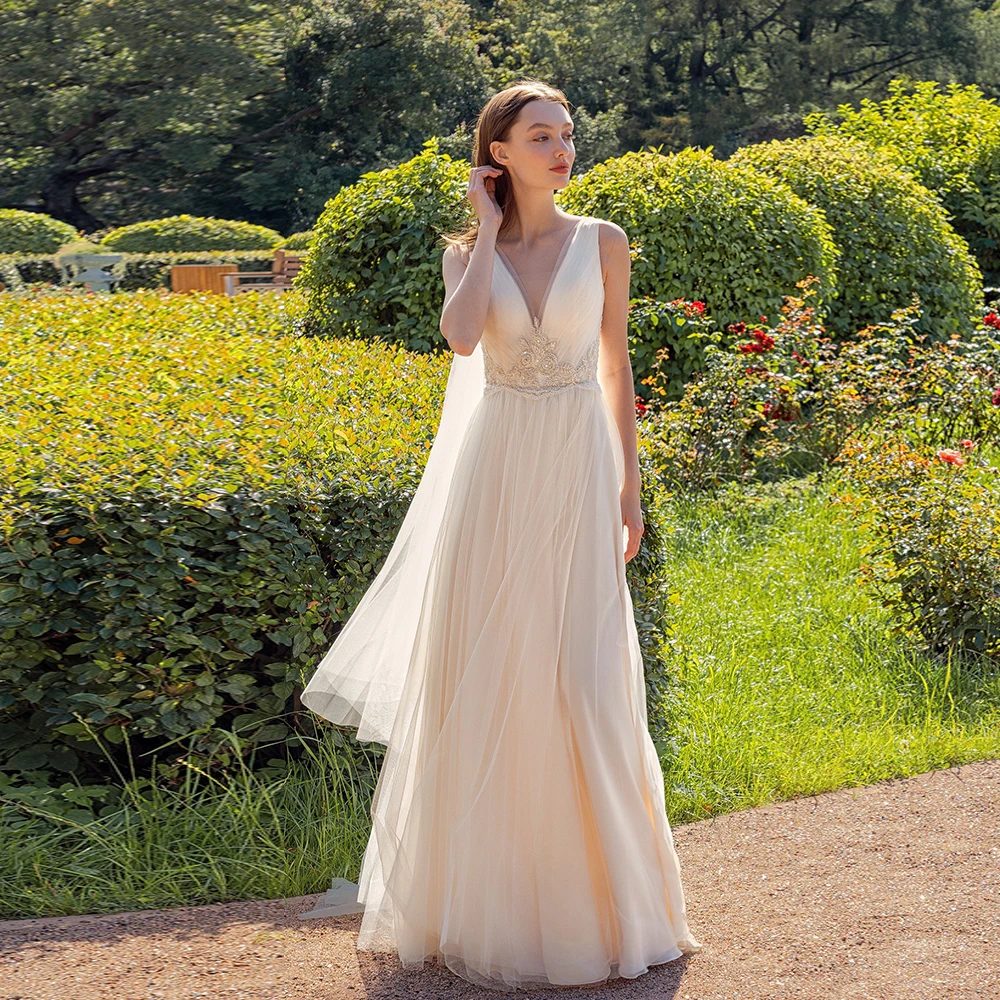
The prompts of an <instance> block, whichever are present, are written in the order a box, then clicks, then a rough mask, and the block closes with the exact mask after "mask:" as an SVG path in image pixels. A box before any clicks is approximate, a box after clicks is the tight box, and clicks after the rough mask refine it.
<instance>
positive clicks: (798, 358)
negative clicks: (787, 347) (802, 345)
mask: <svg viewBox="0 0 1000 1000" xmlns="http://www.w3.org/2000/svg"><path fill="white" fill-rule="evenodd" d="M792 357H793V358H795V360H796V361H798V362H800V363H801V364H808V362H807V361H806V359H805V358H804V357H802V355H801V354H799V352H798V351H792Z"/></svg>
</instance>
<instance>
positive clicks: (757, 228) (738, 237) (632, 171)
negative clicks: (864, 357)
mask: <svg viewBox="0 0 1000 1000" xmlns="http://www.w3.org/2000/svg"><path fill="white" fill-rule="evenodd" d="M560 205H561V207H563V208H565V209H566V210H567V211H570V212H572V213H574V214H577V215H595V216H598V217H599V218H603V219H610V220H611V221H612V222H615V223H617V224H618V225H619V226H621V227H622V229H624V230H625V232H626V233H627V234H628V236H629V239H630V241H631V242H632V243H634V244H637V245H638V251H639V253H638V256H637V257H636V258H635V259H634V260H633V264H632V289H631V290H632V296H633V297H634V298H635V299H639V300H642V299H644V298H645V297H649V298H651V299H652V300H654V301H656V302H659V303H668V302H671V301H673V300H676V299H691V300H698V301H702V302H704V303H706V306H707V310H708V312H709V313H710V314H711V316H712V318H713V319H714V321H715V322H716V324H722V325H725V324H728V323H733V322H738V321H740V320H748V319H756V317H757V316H758V315H768V314H772V313H777V312H778V311H779V310H780V308H781V305H782V303H783V296H784V295H787V294H791V293H793V292H794V291H795V284H796V282H797V281H800V280H801V279H803V278H805V277H806V276H807V275H810V274H812V275H815V276H816V277H817V278H819V279H820V290H819V294H818V295H817V303H818V307H819V308H820V310H822V306H823V303H824V302H825V301H826V300H827V299H829V298H830V297H831V296H832V295H833V294H834V293H835V290H836V279H835V276H834V266H835V261H836V257H837V249H836V247H835V245H834V243H833V239H832V234H831V231H830V227H829V225H828V224H827V222H826V220H825V219H824V218H823V213H822V212H821V211H820V210H819V209H817V208H816V207H814V206H812V205H809V204H807V203H806V202H805V201H803V200H802V199H801V198H799V197H798V195H796V194H794V193H793V192H792V191H791V190H790V189H789V188H788V187H786V186H785V185H783V184H781V183H779V182H778V181H775V180H772V179H771V178H769V177H766V176H764V175H763V174H761V173H760V172H759V171H757V170H754V169H752V168H751V167H744V166H739V165H738V164H732V163H729V162H725V161H721V160H717V159H715V158H714V157H713V156H712V155H711V152H709V151H705V150H699V149H685V150H683V151H681V152H679V153H674V154H671V155H669V156H662V155H660V154H658V153H653V152H632V153H626V154H625V155H624V156H621V157H618V158H617V159H613V160H607V161H606V162H604V163H599V164H597V165H596V166H595V167H593V168H592V169H591V170H589V171H587V173H585V174H583V175H582V176H580V177H579V178H574V179H573V180H572V181H570V183H569V184H568V185H567V187H566V189H565V190H564V191H563V192H562V195H561V197H560ZM654 312H655V310H654ZM633 332H634V337H635V339H636V341H637V350H640V348H639V347H638V345H642V347H641V354H640V357H641V359H643V360H644V359H645V358H646V357H648V356H650V355H651V354H653V353H655V351H656V350H659V349H660V348H663V347H666V348H668V349H669V351H670V353H671V359H670V360H669V361H668V362H667V365H666V369H667V370H668V372H669V374H670V376H671V377H672V379H673V380H674V383H675V386H676V385H680V384H681V383H682V382H683V381H684V379H685V378H686V376H687V375H688V374H690V372H691V370H692V367H697V365H698V363H699V358H700V354H697V353H694V354H692V353H691V347H690V342H687V341H686V340H685V338H686V332H685V330H684V327H683V326H678V325H677V324H676V323H663V322H656V323H655V324H653V323H643V324H642V325H638V324H634V325H633ZM635 374H636V377H637V378H642V377H644V376H645V375H646V374H648V373H647V371H646V369H645V364H642V365H641V366H640V367H639V368H638V370H636V372H635Z"/></svg>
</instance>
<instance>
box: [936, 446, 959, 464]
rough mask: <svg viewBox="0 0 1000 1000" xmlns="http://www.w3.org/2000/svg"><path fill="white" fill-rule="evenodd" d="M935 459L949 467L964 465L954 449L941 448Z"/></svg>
mask: <svg viewBox="0 0 1000 1000" xmlns="http://www.w3.org/2000/svg"><path fill="white" fill-rule="evenodd" d="M937 457H938V458H940V459H941V461H942V462H947V463H948V464H949V465H965V459H964V458H962V456H961V455H960V454H959V453H958V452H957V451H955V449H954V448H942V449H941V450H940V451H939V452H938V453H937Z"/></svg>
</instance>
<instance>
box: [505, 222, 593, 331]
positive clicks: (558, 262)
mask: <svg viewBox="0 0 1000 1000" xmlns="http://www.w3.org/2000/svg"><path fill="white" fill-rule="evenodd" d="M584 221H585V220H584V218H583V217H582V216H581V217H580V218H579V219H577V221H576V222H575V223H574V224H573V228H572V229H571V230H570V231H569V233H567V235H566V237H565V238H564V239H563V242H562V246H560V247H559V252H558V253H557V254H556V259H555V263H553V265H552V271H551V273H550V274H549V280H548V283H547V284H546V286H545V291H543V292H542V297H541V299H540V300H539V304H538V309H537V311H536V310H533V309H532V308H531V304H530V302H529V297H528V291H527V289H526V288H525V285H524V280H523V279H522V278H521V276H520V275H519V274H518V272H517V269H516V268H515V267H514V265H513V264H512V263H511V261H510V258H509V257H508V256H507V254H506V252H505V251H504V249H503V248H502V247H500V246H496V247H495V249H496V252H497V254H499V256H500V260H501V262H502V263H503V265H504V266H505V267H506V268H507V269H508V270H509V271H510V275H511V277H512V278H513V279H514V281H515V282H516V283H517V286H518V288H519V289H520V291H521V296H522V298H523V299H524V307H525V309H527V310H528V315H529V316H530V317H531V319H532V322H533V323H534V325H535V326H540V325H541V321H542V319H541V318H542V316H543V315H544V313H545V305H546V302H547V300H548V297H549V292H550V291H552V285H553V284H554V282H555V279H556V278H557V277H558V275H559V268H560V267H561V266H562V262H563V259H564V258H565V256H566V252H567V251H568V250H569V247H570V244H571V243H572V242H573V237H574V236H575V235H576V232H577V230H578V229H579V228H580V226H581V225H582V224H583V222H584Z"/></svg>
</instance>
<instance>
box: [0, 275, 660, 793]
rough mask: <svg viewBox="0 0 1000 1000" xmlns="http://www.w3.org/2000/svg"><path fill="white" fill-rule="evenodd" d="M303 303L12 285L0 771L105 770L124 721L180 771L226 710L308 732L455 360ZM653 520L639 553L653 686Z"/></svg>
mask: <svg viewBox="0 0 1000 1000" xmlns="http://www.w3.org/2000/svg"><path fill="white" fill-rule="evenodd" d="M304 308H305V302H304V297H303V296H302V295H301V294H300V293H299V292H297V291H294V290H293V291H291V292H288V293H286V294H284V295H282V296H274V295H260V296H256V295H239V296H235V297H232V298H229V297H225V296H219V295H196V294H192V295H190V296H179V295H169V294H163V293H160V292H141V293H136V294H114V295H94V294H79V293H73V292H61V291H59V290H52V291H51V292H50V293H49V294H46V295H44V296H39V297H37V298H32V297H28V296H0V334H2V336H3V339H4V348H5V355H6V356H7V359H8V364H7V367H6V369H5V377H4V380H3V383H2V390H3V395H2V397H0V417H3V418H4V419H5V420H6V422H7V424H8V425H10V426H15V425H16V427H17V433H16V434H10V435H7V436H5V437H3V438H2V439H0V528H2V531H3V537H4V545H3V547H2V549H0V590H2V592H3V598H4V603H3V614H2V616H0V771H5V772H8V773H13V776H14V777H15V778H16V780H18V781H27V782H31V783H34V784H38V785H43V784H45V783H46V782H47V781H51V780H52V779H53V778H54V776H55V773H56V772H66V771H72V772H75V773H76V775H77V776H78V777H79V778H80V779H81V780H82V781H84V782H85V783H86V782H91V781H95V780H97V781H99V780H101V779H103V778H108V777H113V775H112V773H111V770H110V765H109V763H108V761H107V759H106V758H105V755H104V753H103V752H102V750H101V749H100V746H99V745H98V743H97V742H96V740H100V741H101V743H102V744H103V746H104V749H105V750H107V751H108V752H109V754H110V755H111V757H112V759H114V760H115V761H116V763H117V764H118V765H119V766H120V767H121V768H122V770H123V772H127V771H128V757H127V752H128V746H129V745H131V747H132V748H133V750H134V751H135V753H136V756H135V761H136V763H137V765H138V766H139V767H140V768H148V766H149V762H150V760H151V759H152V756H151V755H152V752H153V751H160V749H161V748H163V747H164V745H165V744H169V746H167V748H166V752H158V754H157V761H158V765H161V766H162V769H164V770H166V771H167V772H168V773H170V774H171V775H172V776H176V775H177V774H183V772H184V771H185V767H184V763H182V761H184V762H190V763H194V762H198V763H199V764H200V763H204V762H205V761H206V760H207V759H212V760H216V759H219V757H220V747H223V746H225V745H229V744H227V741H226V739H225V738H223V737H221V736H220V734H219V730H220V729H223V730H226V731H229V732H238V734H239V738H238V739H236V740H233V741H230V742H231V743H233V744H235V745H237V746H242V747H245V748H246V749H247V753H248V754H249V752H250V751H251V750H253V749H254V748H256V749H257V750H259V756H258V759H257V763H259V764H265V763H266V762H267V760H268V759H271V758H273V757H275V756H276V755H278V756H284V755H291V754H295V753H296V752H298V748H299V746H300V743H299V733H300V732H304V733H306V734H313V733H314V732H315V726H316V719H315V717H314V716H312V714H311V713H303V712H301V711H300V710H299V704H298V701H297V695H298V692H299V691H300V690H301V685H302V683H303V682H304V681H305V680H306V679H307V678H308V676H309V674H310V673H311V671H312V669H313V668H314V667H315V664H316V663H317V662H318V660H319V658H320V657H321V656H322V655H323V654H324V653H325V652H326V651H327V649H328V648H329V646H330V643H331V642H332V641H333V638H334V636H335V635H336V632H337V629H338V628H339V626H340V624H342V623H343V622H344V621H345V620H346V618H347V617H348V616H349V614H350V613H351V610H352V609H353V608H354V607H355V606H356V605H357V602H358V601H359V600H360V598H361V597H362V595H363V594H364V593H365V591H366V590H367V588H368V586H369V584H370V583H371V580H372V578H373V576H374V574H375V573H376V572H377V570H378V568H379V567H380V566H381V565H382V563H383V562H384V559H385V556H386V554H387V552H388V549H389V547H390V546H391V544H392V542H393V539H394V538H395V537H396V534H397V532H398V529H399V525H400V523H401V521H402V518H403V516H404V515H405V513H406V510H407V509H408V506H409V503H410V501H411V500H412V497H413V492H414V490H415V488H416V485H417V483H418V482H419V479H420V475H421V473H422V470H423V466H424V463H425V462H426V458H427V453H428V445H429V443H430V440H431V439H432V437H433V434H434V430H435V418H436V417H437V415H438V414H439V413H440V405H441V400H442V397H443V394H444V390H445V385H446V381H447V374H448V366H449V364H450V362H449V359H448V357H447V356H445V355H425V354H416V353H409V352H406V351H405V350H402V349H400V348H398V347H391V348H390V347H386V346H384V345H374V344H371V343H369V342H367V341H359V340H338V341H328V340H326V339H321V338H314V337H305V336H301V335H299V333H300V324H299V320H300V319H301V313H302V311H303V310H304ZM54 412H57V413H58V414H59V419H58V420H57V421H53V419H52V414H53V413H54ZM655 488H656V486H655V479H654V477H653V476H647V477H644V485H643V490H644V493H643V502H644V507H645V509H647V510H649V509H655V505H656V503H657V497H656V495H655V494H654V492H653V491H655ZM655 530H656V529H655V525H647V541H649V542H650V544H648V545H646V546H644V547H643V550H641V551H640V556H637V557H636V559H634V560H632V561H631V562H630V563H629V566H628V568H627V572H628V574H629V582H630V584H631V585H632V586H633V587H634V590H633V593H634V595H635V604H636V617H637V627H638V630H639V637H640V643H641V644H642V647H643V658H644V662H645V664H646V669H647V671H648V673H647V681H648V683H649V691H650V698H651V706H655V705H656V704H658V703H659V700H662V698H663V697H664V692H665V690H666V687H667V680H666V679H665V674H664V669H665V667H664V664H663V662H662V659H661V657H660V652H661V649H662V645H663V631H662V629H663V624H664V621H665V620H666V619H665V616H666V615H668V614H669V610H670V605H669V601H668V599H667V594H666V590H665V584H664V575H663V573H662V569H661V568H660V564H659V560H661V558H662V554H661V553H662V548H661V547H660V546H658V545H656V544H655V537H656V534H655ZM654 713H655V708H651V716H653V715H654ZM77 716H79V718H77ZM126 734H127V735H128V737H129V744H126V743H125V736H126ZM172 741H177V742H176V743H173V742H172ZM147 754H149V755H147ZM57 780H58V779H57Z"/></svg>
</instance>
